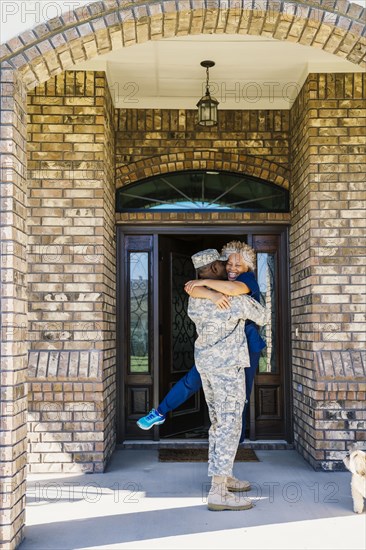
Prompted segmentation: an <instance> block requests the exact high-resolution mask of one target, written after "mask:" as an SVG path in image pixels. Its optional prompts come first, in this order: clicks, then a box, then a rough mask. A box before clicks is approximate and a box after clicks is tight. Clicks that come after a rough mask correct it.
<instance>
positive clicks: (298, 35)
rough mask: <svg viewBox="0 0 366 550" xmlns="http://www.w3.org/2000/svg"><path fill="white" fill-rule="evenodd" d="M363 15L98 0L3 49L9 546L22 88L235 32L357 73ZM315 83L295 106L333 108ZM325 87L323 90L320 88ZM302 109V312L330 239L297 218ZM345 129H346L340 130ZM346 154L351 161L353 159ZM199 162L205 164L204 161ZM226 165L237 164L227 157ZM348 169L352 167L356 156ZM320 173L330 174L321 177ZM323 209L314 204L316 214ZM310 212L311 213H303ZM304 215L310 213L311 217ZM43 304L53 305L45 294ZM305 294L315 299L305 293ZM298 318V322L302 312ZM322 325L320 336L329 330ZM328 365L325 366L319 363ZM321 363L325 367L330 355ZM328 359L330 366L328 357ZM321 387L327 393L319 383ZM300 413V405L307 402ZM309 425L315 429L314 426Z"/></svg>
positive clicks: (298, 239)
mask: <svg viewBox="0 0 366 550" xmlns="http://www.w3.org/2000/svg"><path fill="white" fill-rule="evenodd" d="M327 6H331V7H327ZM364 18H365V10H364V9H362V7H361V6H359V5H356V4H352V3H350V2H348V1H347V0H337V1H335V2H333V1H332V2H327V1H326V0H321V1H320V0H319V2H315V1H312V2H309V1H306V2H305V1H304V2H296V3H295V2H293V3H291V2H286V1H285V0H278V1H276V2H269V1H267V0H253V1H252V2H249V1H248V2H247V1H241V2H229V1H220V0H217V1H213V2H208V1H204V0H183V1H179V2H178V1H172V0H161V1H160V2H153V3H150V2H135V3H134V5H133V7H131V2H125V1H122V0H114V1H113V0H108V1H106V2H95V3H91V4H90V5H88V6H84V7H82V8H79V9H78V10H75V11H70V12H69V13H67V14H63V15H62V16H60V17H58V18H56V19H53V20H50V21H47V22H45V23H42V24H40V25H38V26H37V27H35V28H33V29H30V30H27V31H25V32H23V33H22V34H21V35H20V36H18V37H14V38H13V39H11V40H9V41H8V42H7V43H6V44H4V45H2V46H1V49H0V58H1V61H2V72H1V85H2V104H1V109H2V112H1V123H2V126H1V130H2V134H1V140H2V142H1V149H0V152H1V166H2V183H1V192H2V198H3V202H2V215H3V227H2V238H3V243H2V248H1V253H2V259H3V264H2V266H1V276H2V281H3V284H2V288H1V292H2V294H1V313H2V322H3V326H2V328H4V327H5V330H4V331H2V335H1V336H2V340H3V341H4V345H3V346H2V348H1V369H2V371H3V372H2V383H3V387H2V397H3V398H4V403H5V406H4V408H3V409H2V411H1V414H2V425H3V427H4V430H5V432H6V439H5V441H6V445H5V446H4V448H3V453H2V458H1V474H0V475H1V477H2V483H3V487H5V492H4V496H3V504H2V517H3V527H2V528H1V530H0V537H1V538H2V540H3V541H5V544H6V545H7V546H8V547H9V548H15V547H16V546H17V545H18V544H19V543H20V542H21V540H22V537H23V526H24V502H25V496H24V495H25V464H26V426H25V411H26V409H27V396H26V387H25V380H26V374H27V364H28V344H27V340H26V338H25V337H24V327H25V326H26V323H27V300H28V297H27V283H26V271H27V267H26V257H27V254H26V247H27V225H26V221H27V219H26V218H27V215H26V208H25V205H26V195H27V180H26V169H27V164H26V115H27V110H26V93H27V91H28V90H31V89H32V88H34V87H35V86H36V85H38V84H40V83H42V82H45V81H47V80H48V79H50V77H51V76H55V75H57V74H59V73H61V72H62V71H65V70H66V69H72V67H73V66H74V65H75V63H77V62H79V61H84V60H88V59H92V58H94V57H96V56H97V55H101V54H105V53H108V52H109V51H111V50H118V49H120V48H122V47H127V46H132V45H134V44H139V43H143V42H146V41H148V40H159V39H162V38H168V37H174V36H185V35H187V36H188V35H190V34H191V35H194V34H215V33H220V34H222V33H227V34H231V33H238V34H243V35H245V34H251V35H257V36H265V37H272V38H274V39H276V40H284V41H289V42H294V43H299V44H303V45H308V46H312V47H315V48H317V49H322V50H324V51H326V52H329V53H331V54H334V55H336V56H339V57H342V58H344V59H346V60H348V61H350V62H351V63H353V64H354V65H355V66H358V67H364V66H365V50H366V40H365V24H364ZM314 86H315V88H314ZM317 87H318V88H317ZM320 87H321V86H320V82H318V81H316V79H313V80H312V81H311V82H310V84H307V88H306V91H305V92H304V93H303V99H302V98H300V102H301V101H302V102H303V103H304V104H306V105H308V103H307V102H308V101H309V100H310V99H309V98H311V99H312V98H313V95H312V94H314V93H315V97H316V98H320V97H322V98H326V99H327V101H328V105H329V106H331V105H332V103H331V102H332V101H334V97H335V99H337V100H338V99H339V100H343V99H344V98H343V97H342V92H338V90H337V89H336V90H335V91H334V92H333V91H332V87H329V90H328V89H327V90H326V91H325V92H324V91H322V92H320V91H319V90H320ZM310 88H311V89H310ZM314 89H315V90H316V91H315V92H314ZM323 89H324V86H322V90H323ZM353 89H354V91H353V92H350V96H349V97H350V98H358V97H360V96H358V95H357V94H359V89H362V88H358V86H356V85H355V86H354V88H353ZM338 93H339V94H340V96H339V97H338V96H337V94H338ZM320 94H323V95H320ZM327 94H328V95H329V97H328V95H327ZM332 94H333V95H332ZM296 108H297V107H295V109H296ZM329 108H330V107H329ZM355 108H357V109H358V106H357V105H356V106H355ZM300 111H301V110H300ZM341 112H342V111H341V109H339V113H338V114H337V113H335V114H332V115H329V116H334V117H337V116H339V117H341V116H342V114H341ZM301 113H302V111H301V112H300V114H299V116H297V117H296V118H297V123H296V124H297V127H296V131H297V135H298V142H295V143H294V148H295V149H296V151H298V153H296V155H295V157H296V158H295V161H294V164H293V166H294V170H293V181H295V184H296V186H297V193H298V196H299V197H300V198H299V199H298V202H297V204H296V205H295V206H294V223H295V224H297V226H298V228H299V229H298V232H296V231H294V236H293V242H294V243H296V246H297V247H298V250H299V251H300V253H299V258H298V259H296V262H297V266H300V267H296V269H297V271H296V270H295V271H294V289H295V291H297V292H298V294H299V296H300V299H301V300H303V304H304V305H303V310H304V312H305V314H306V315H308V314H309V312H308V311H307V310H306V308H307V304H308V303H307V302H306V300H307V298H308V297H309V296H308V295H307V294H306V291H305V290H303V289H305V288H306V287H307V286H308V287H310V286H311V285H313V280H312V279H311V277H312V276H313V272H312V265H313V263H312V262H314V261H317V260H318V258H317V257H316V258H315V260H313V258H312V257H311V254H313V255H315V254H317V255H318V256H319V255H322V254H323V255H326V254H327V253H328V248H327V246H328V242H332V241H331V238H329V239H328V240H327V241H326V242H325V244H324V242H323V240H322V239H320V238H319V239H320V240H319V242H318V241H317V240H316V239H317V238H318V237H314V236H313V235H312V234H311V232H310V231H308V229H309V228H310V227H311V225H310V224H311V222H312V219H311V218H310V214H311V212H310V213H309V212H308V211H306V212H305V214H302V209H301V206H302V203H301V200H302V197H304V196H307V194H308V189H309V186H308V184H309V181H310V183H313V185H314V186H315V190H313V191H312V192H313V194H315V193H318V190H317V189H318V188H317V187H316V185H318V181H319V180H320V181H322V180H321V178H322V174H321V173H319V174H318V173H317V174H316V178H315V176H312V179H310V176H309V174H310V170H308V172H306V170H305V168H304V166H305V167H306V163H309V165H310V164H311V163H310V160H311V159H309V154H310V153H309V150H310V145H312V146H313V148H317V147H318V145H319V143H320V142H319V143H318V142H315V138H314V137H313V136H312V138H311V139H312V142H310V140H309V143H310V145H309V147H307V148H306V150H305V149H304V153H303V155H302V151H303V149H302V146H303V145H302V141H301V139H302V138H303V136H304V135H305V133H306V131H307V120H306V117H305V115H304V116H302V114H301ZM355 116H356V115H355ZM297 128H298V130H297ZM345 132H346V133H347V128H346V129H345ZM351 138H352V139H351ZM354 139H357V136H356V138H353V136H348V135H346V136H345V137H343V141H342V142H341V145H342V146H344V147H347V146H349V145H352V144H353V143H355V141H354ZM359 139H360V141H359V142H357V141H356V143H361V137H360V138H359ZM352 140H353V141H352ZM319 147H320V146H319ZM296 151H295V152H296ZM316 151H317V152H318V153H317V154H318V155H319V158H321V155H322V154H323V155H324V158H325V159H328V160H324V161H323V162H324V164H325V167H324V170H326V169H329V170H331V167H327V164H326V163H327V162H328V163H329V165H328V166H331V164H330V163H331V162H336V161H333V160H332V159H331V157H330V155H328V156H327V153H326V152H324V153H322V152H321V151H320V149H316ZM354 157H355V159H356V153H355V154H354ZM329 159H331V160H329ZM162 160H163V159H162ZM202 160H203V161H205V162H206V160H205V159H201V161H202ZM249 160H250V159H246V160H245V162H246V163H248V162H249ZM229 162H233V163H234V162H238V161H236V160H234V159H231V160H230V161H229ZM319 162H320V161H319ZM357 162H358V160H357ZM207 163H208V161H207ZM354 164H355V166H358V165H357V164H356V160H355V163H354ZM255 167H257V168H258V169H261V170H264V171H266V170H267V169H268V170H269V177H271V172H273V170H274V167H273V168H271V167H266V166H264V165H263V166H262V165H260V164H259V165H256V164H255V163H254V165H253V169H254V168H255ZM136 169H137V171H138V170H140V167H139V166H138V163H137V167H136ZM276 170H277V168H276ZM333 172H334V170H333ZM262 173H263V172H262ZM325 176H326V177H328V174H326V175H325ZM108 177H109V174H108ZM281 177H283V178H285V179H286V175H285V174H282V173H281ZM329 177H330V179H329V181H337V180H336V178H337V174H336V173H335V172H334V173H331V174H330V176H329ZM331 178H335V179H331ZM266 179H268V177H267V178H266ZM315 179H316V181H315ZM345 185H346V184H345ZM320 193H321V189H319V196H320V198H319V201H321V200H323V201H324V200H329V199H328V195H327V196H326V198H324V197H321V194H320ZM327 193H331V197H333V195H332V193H333V191H332V189H330V190H327ZM319 205H321V202H319ZM321 208H322V207H321V206H319V210H320V209H321ZM108 209H109V210H108ZM106 210H108V212H111V211H112V206H111V204H107V205H106ZM308 210H309V211H310V208H309V209H308ZM75 214H76V213H75ZM352 214H353V213H352ZM311 215H312V216H313V217H314V216H315V214H311ZM302 216H303V217H302ZM315 221H317V220H315ZM346 221H347V220H346ZM312 227H314V226H312ZM304 235H305V237H304ZM306 235H308V237H306ZM109 237H110V236H108V238H109ZM304 239H308V240H309V242H308V241H304ZM347 239H348V235H347ZM106 240H107V239H106ZM323 245H324V247H323ZM294 246H295V245H294ZM333 253H334V254H336V253H337V249H336V248H333V249H332V254H333ZM100 256H101V257H102V256H103V254H100ZM341 259H342V258H341V256H340V260H339V262H341ZM300 268H301V269H300ZM318 275H319V274H318V273H317V276H318ZM295 276H296V277H295ZM296 285H297V286H296ZM315 292H316V293H317V294H316V296H315V298H316V299H317V300H319V299H320V298H319V296H320V295H321V287H319V288H318V289H316V291H315V290H313V293H315ZM337 292H338V290H337ZM51 298H52V299H53V297H52V296H51ZM310 298H313V297H312V296H310ZM312 303H313V302H311V301H309V304H310V305H309V307H312V306H311V304H312ZM314 303H315V302H314ZM324 309H325V313H327V311H328V310H327V309H326V306H324ZM328 309H329V308H328ZM305 310H306V311H305ZM314 310H315V309H314ZM329 311H330V310H329ZM103 322H104V321H103ZM297 322H299V323H300V322H301V323H303V322H304V318H303V317H301V311H300V313H299V315H298V321H297ZM309 323H310V324H309V327H310V330H309V331H308V332H309V333H311V330H313V329H314V326H313V325H312V324H311V322H309ZM340 325H341V323H340ZM326 326H327V325H326ZM326 326H325V328H324V330H325V331H326V330H327V329H326ZM318 330H319V329H318ZM347 330H349V329H345V334H346V332H347ZM347 335H348V333H347ZM324 339H326V336H324ZM328 339H329V337H328ZM330 340H332V337H330ZM320 344H321V342H320ZM352 345H353V346H354V348H355V350H356V351H357V347H356V346H357V345H358V344H357V341H354V342H352ZM298 349H299V353H298V357H299V359H298V362H299V363H300V364H299V366H298V367H297V368H298V371H299V372H301V371H302V370H303V367H304V366H305V367H306V368H308V369H309V368H313V369H315V367H313V363H312V359H311V357H310V358H308V356H311V353H312V348H311V349H309V348H308V347H306V345H305V344H304V346H303V348H302V349H300V348H298ZM107 359H108V358H107ZM326 359H327V360H328V358H327V357H326ZM329 361H330V363H331V362H332V361H333V359H330V360H329ZM334 361H335V362H336V359H334ZM324 362H325V359H324V358H323V357H321V356H319V364H317V367H316V368H318V370H319V372H320V374H319V373H318V374H317V376H323V379H324V380H325V382H324V383H323V386H324V385H325V384H326V383H327V380H328V378H327V376H328V374H327V371H326V370H324V364H325V363H324ZM331 365H332V363H331ZM332 368H333V367H332V366H331V367H329V372H333V371H331V369H332ZM323 370H324V372H325V374H324V373H323ZM314 372H315V370H314ZM329 376H330V378H329V379H331V376H332V375H329ZM337 383H338V382H337ZM343 383H344V381H343V380H341V381H340V382H339V384H340V386H339V387H340V388H343V387H344V386H342V385H341V384H343ZM324 387H325V388H326V389H327V386H324ZM313 389H314V388H313V387H310V390H311V391H313ZM326 389H324V388H323V389H322V390H321V391H323V392H325V391H326ZM345 391H346V390H345ZM347 391H348V386H347ZM329 392H330V393H329V395H332V393H331V390H329ZM308 395H309V393H306V392H305V394H304V397H301V396H299V395H298V396H297V399H304V400H305V399H307V397H308ZM324 395H325V397H324V400H325V401H329V398H328V394H325V393H324ZM108 399H109V397H108V395H107V396H106V397H105V401H106V402H107V401H108ZM304 402H305V401H304ZM108 406H109V405H108ZM303 408H308V403H307V402H306V406H304V407H303ZM310 412H311V413H312V412H313V411H312V410H311V411H310ZM308 421H309V423H310V422H313V420H312V419H310V416H309V417H308ZM314 426H315V427H316V425H314ZM314 433H317V432H316V431H315V432H314ZM310 437H312V435H311V436H310ZM301 444H302V446H303V447H304V448H305V451H304V454H305V455H306V456H308V457H309V456H311V457H312V459H313V461H316V460H328V457H327V455H326V452H325V451H324V449H321V450H316V452H315V451H314V449H313V448H312V447H311V444H310V443H309V442H308V441H307V442H305V443H304V442H302V443H301ZM325 467H326V465H325Z"/></svg>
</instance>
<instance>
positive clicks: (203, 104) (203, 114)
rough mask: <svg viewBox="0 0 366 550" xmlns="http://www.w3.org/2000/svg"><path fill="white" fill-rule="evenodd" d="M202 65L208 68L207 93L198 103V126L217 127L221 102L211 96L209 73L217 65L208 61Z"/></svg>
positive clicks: (202, 62)
mask: <svg viewBox="0 0 366 550" xmlns="http://www.w3.org/2000/svg"><path fill="white" fill-rule="evenodd" d="M201 65H202V67H205V68H206V93H205V95H204V96H203V97H201V99H200V100H199V102H198V103H197V107H198V124H199V125H200V126H217V106H218V104H219V102H218V101H217V99H216V98H214V97H211V95H210V87H209V72H208V71H209V68H210V67H213V66H214V65H215V62H214V61H208V60H207V61H201Z"/></svg>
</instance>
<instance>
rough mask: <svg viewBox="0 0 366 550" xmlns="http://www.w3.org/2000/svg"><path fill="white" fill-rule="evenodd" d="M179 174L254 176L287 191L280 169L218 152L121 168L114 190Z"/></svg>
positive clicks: (285, 176) (166, 157)
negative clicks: (213, 172) (212, 172)
mask: <svg viewBox="0 0 366 550" xmlns="http://www.w3.org/2000/svg"><path fill="white" fill-rule="evenodd" d="M181 170H224V171H227V172H237V173H241V174H248V175H250V176H256V177H258V178H261V179H263V180H267V181H269V182H271V183H274V184H275V185H278V186H280V187H284V188H285V189H288V188H289V174H288V170H286V169H285V168H284V167H283V166H280V165H279V164H277V163H275V162H269V161H268V160H266V159H262V158H260V157H255V156H251V155H238V154H235V153H223V152H220V151H194V152H193V151H182V152H179V153H170V154H167V155H159V156H156V157H151V158H148V159H144V160H142V161H137V162H133V163H130V164H126V165H124V166H120V167H119V168H117V171H116V188H117V189H119V188H120V187H123V186H124V185H128V184H129V183H133V182H135V181H138V180H140V179H144V178H148V177H150V176H157V175H158V174H166V173H167V172H179V171H181Z"/></svg>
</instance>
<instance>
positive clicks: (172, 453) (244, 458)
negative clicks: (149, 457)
mask: <svg viewBox="0 0 366 550" xmlns="http://www.w3.org/2000/svg"><path fill="white" fill-rule="evenodd" d="M235 460H236V461H237V462H259V459H258V457H257V455H256V454H255V452H254V451H253V449H238V451H237V453H236V457H235ZM207 461H208V449H202V448H201V449H197V448H194V447H190V448H187V449H159V462H207Z"/></svg>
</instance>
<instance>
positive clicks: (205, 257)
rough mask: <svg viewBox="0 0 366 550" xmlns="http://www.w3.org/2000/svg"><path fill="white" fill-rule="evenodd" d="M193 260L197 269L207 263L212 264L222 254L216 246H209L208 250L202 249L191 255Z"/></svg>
mask: <svg viewBox="0 0 366 550" xmlns="http://www.w3.org/2000/svg"><path fill="white" fill-rule="evenodd" d="M191 258H192V262H193V265H194V268H195V269H199V268H200V267H204V266H205V265H209V264H212V262H215V261H216V260H219V259H220V254H219V253H218V251H217V250H216V249H215V248H207V249H206V250H201V252H197V253H196V254H193V256H191Z"/></svg>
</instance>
